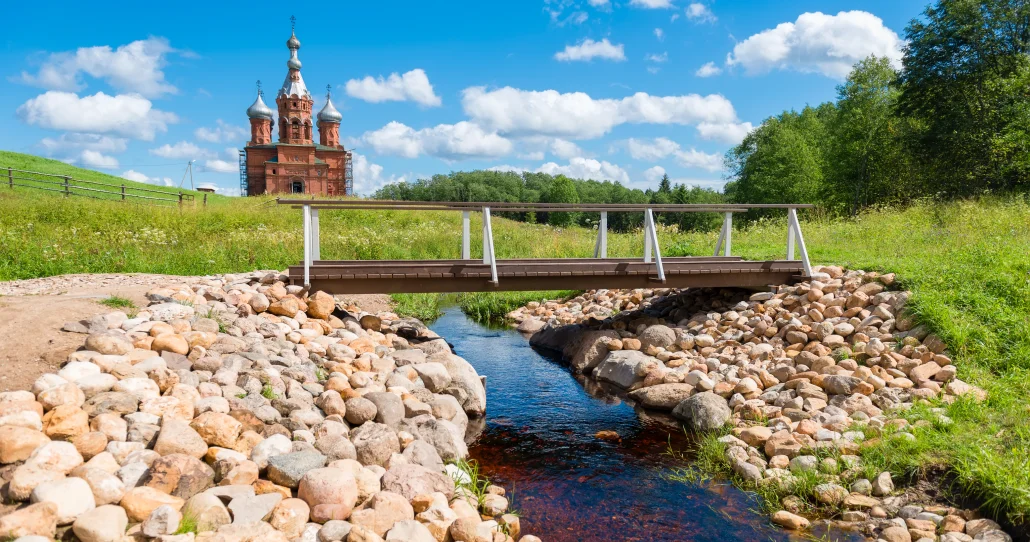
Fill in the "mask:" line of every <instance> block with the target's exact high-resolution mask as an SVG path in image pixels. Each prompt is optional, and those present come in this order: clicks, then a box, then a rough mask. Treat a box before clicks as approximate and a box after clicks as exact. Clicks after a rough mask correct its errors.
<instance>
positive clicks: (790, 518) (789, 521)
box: [772, 510, 809, 531]
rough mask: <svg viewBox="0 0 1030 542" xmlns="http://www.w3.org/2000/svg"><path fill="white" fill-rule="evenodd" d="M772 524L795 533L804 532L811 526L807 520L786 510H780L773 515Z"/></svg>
mask: <svg viewBox="0 0 1030 542" xmlns="http://www.w3.org/2000/svg"><path fill="white" fill-rule="evenodd" d="M772 522H773V523H775V524H777V525H779V526H780V527H783V528H784V529H790V530H793V531H803V530H805V529H807V528H808V526H809V522H808V520H807V519H805V518H803V517H801V516H799V515H797V514H791V513H790V512H788V511H786V510H780V511H779V512H776V513H775V514H773V516H772Z"/></svg>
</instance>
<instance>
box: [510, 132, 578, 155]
mask: <svg viewBox="0 0 1030 542" xmlns="http://www.w3.org/2000/svg"><path fill="white" fill-rule="evenodd" d="M519 143H520V144H521V146H522V148H523V149H524V150H525V151H526V152H523V153H522V154H520V155H519V158H522V159H524V160H543V159H544V156H545V154H547V153H550V154H551V155H553V156H556V157H558V158H561V159H562V160H568V159H570V158H573V157H576V156H583V155H584V154H586V153H585V152H583V149H581V148H580V147H579V145H577V144H575V143H573V142H571V141H569V140H567V139H562V138H560V137H545V136H530V137H526V138H522V139H521V140H520V141H519Z"/></svg>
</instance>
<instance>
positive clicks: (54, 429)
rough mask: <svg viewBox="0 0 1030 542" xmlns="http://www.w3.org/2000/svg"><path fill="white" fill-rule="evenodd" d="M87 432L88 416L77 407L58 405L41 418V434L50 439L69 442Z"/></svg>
mask: <svg viewBox="0 0 1030 542" xmlns="http://www.w3.org/2000/svg"><path fill="white" fill-rule="evenodd" d="M88 432H89V415H88V414H86V412H85V411H84V410H82V409H81V408H79V407H78V406H77V405H74V404H64V405H59V406H57V407H55V408H54V409H53V410H51V411H50V412H47V413H46V416H43V433H45V434H46V436H48V437H50V438H52V439H57V440H70V439H72V438H73V437H78V436H80V435H84V434H86V433H88ZM105 444H106V442H105ZM102 449H103V447H101V450H102ZM90 457H92V455H91V456H90Z"/></svg>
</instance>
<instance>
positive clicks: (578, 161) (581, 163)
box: [536, 156, 629, 183]
mask: <svg viewBox="0 0 1030 542" xmlns="http://www.w3.org/2000/svg"><path fill="white" fill-rule="evenodd" d="M536 171H537V172H538V173H547V174H548V175H565V176H566V177H572V178H574V179H593V180H595V181H619V182H621V183H627V182H629V173H626V170H624V169H622V168H621V167H619V166H617V165H615V164H612V163H610V162H606V161H603V160H602V161H598V160H594V159H593V158H583V157H582V156H576V157H573V158H572V159H570V160H569V162H568V163H567V164H558V163H555V162H547V163H546V164H543V165H542V166H540V167H538V168H536Z"/></svg>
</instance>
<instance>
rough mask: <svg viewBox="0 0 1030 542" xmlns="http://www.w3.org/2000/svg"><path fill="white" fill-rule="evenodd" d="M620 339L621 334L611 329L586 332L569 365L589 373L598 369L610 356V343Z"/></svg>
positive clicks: (570, 357)
mask: <svg viewBox="0 0 1030 542" xmlns="http://www.w3.org/2000/svg"><path fill="white" fill-rule="evenodd" d="M618 338H619V332H617V331H615V330H611V329H606V330H602V331H587V332H584V333H583V334H582V336H581V337H580V339H579V341H578V345H577V348H576V349H575V351H574V352H573V353H572V355H571V356H569V359H570V361H569V365H571V366H572V368H573V369H574V370H576V371H580V372H587V371H589V370H590V369H593V368H594V367H597V366H598V365H599V364H600V363H601V362H602V361H604V358H605V356H607V355H608V343H609V342H611V341H612V340H614V339H618Z"/></svg>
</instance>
